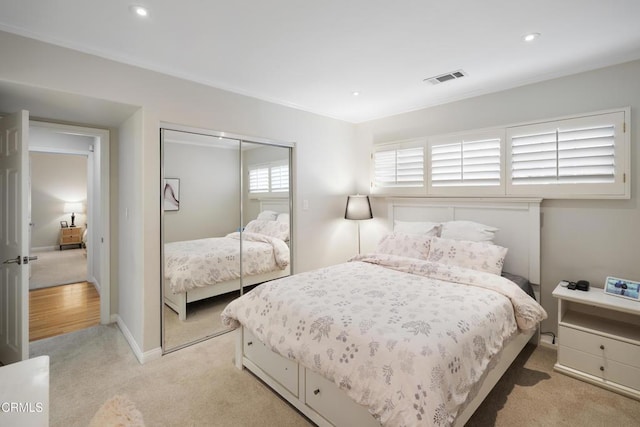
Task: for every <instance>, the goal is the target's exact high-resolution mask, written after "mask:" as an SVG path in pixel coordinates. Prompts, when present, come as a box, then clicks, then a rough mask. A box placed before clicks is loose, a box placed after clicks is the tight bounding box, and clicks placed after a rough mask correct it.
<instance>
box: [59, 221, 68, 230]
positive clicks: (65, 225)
mask: <svg viewBox="0 0 640 427" xmlns="http://www.w3.org/2000/svg"><path fill="white" fill-rule="evenodd" d="M60 228H69V223H67V221H60Z"/></svg>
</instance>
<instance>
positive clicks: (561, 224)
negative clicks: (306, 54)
mask: <svg viewBox="0 0 640 427" xmlns="http://www.w3.org/2000/svg"><path fill="white" fill-rule="evenodd" d="M638 76H640V61H635V62H630V63H626V64H622V65H618V66H614V67H608V68H604V69H600V70H596V71H592V72H587V73H581V74H577V75H574V76H569V77H565V78H560V79H554V80H550V81H546V82H542V83H538V84H532V85H528V86H524V87H521V88H516V89H512V90H507V91H504V92H499V93H495V94H490V95H484V96H480V97H476V98H472V99H468V100H464V101H459V102H454V103H450V104H446V105H442V106H438V107H433V108H427V109H423V110H419V111H414V112H410V113H406V114H401V115H397V116H393V117H388V118H385V119H381V120H375V121H371V122H368V123H363V124H360V125H359V126H358V130H357V132H358V147H359V154H358V158H359V161H358V163H361V164H366V165H368V164H369V154H370V150H371V145H372V144H373V143H377V142H385V141H394V140H401V139H408V138H413V137H419V136H429V135H438V134H446V133H450V132H456V131H464V130H471V129H479V128H485V127H491V126H498V125H506V124H512V123H518V122H523V121H529V120H535V119H545V118H552V117H557V116H563V115H570V114H576V113H582V112H592V111H598V110H605V109H610V108H619V107H626V106H631V120H630V123H631V163H632V166H631V180H632V181H631V194H632V198H631V200H545V201H543V203H542V213H543V226H542V232H541V252H542V254H541V262H542V266H541V273H542V283H541V285H542V305H543V306H544V308H545V309H546V310H547V312H548V313H549V319H548V320H547V321H545V322H544V323H543V330H545V331H546V330H553V331H555V330H556V321H557V302H556V301H555V300H554V298H553V297H552V296H551V292H552V291H553V289H554V288H555V286H556V285H557V284H558V282H559V281H560V280H562V279H568V280H571V279H573V280H577V279H586V280H589V281H590V282H591V283H592V284H593V285H595V286H599V287H602V285H603V283H604V279H605V277H606V276H607V275H613V276H618V277H623V278H628V279H634V280H640V263H638V255H637V254H638V251H637V245H638V242H639V241H640V207H639V206H638V186H639V184H640V176H638V175H639V174H638V161H639V159H638V142H639V141H638V128H639V127H640V123H639V122H638V111H640V78H638ZM358 173H359V176H358V188H359V189H360V191H368V185H369V175H368V168H361V169H360V170H359V171H358ZM386 214H387V212H386V201H385V199H382V198H376V199H374V216H376V217H377V219H374V220H373V221H372V222H370V223H363V233H364V232H365V228H366V227H370V228H371V230H372V231H373V230H374V229H375V228H376V226H378V227H379V226H381V225H382V223H383V222H384V221H385V219H386ZM375 221H379V222H378V223H377V224H376V222H375ZM375 243H376V242H374V241H367V242H366V244H367V245H368V247H369V248H371V247H372V245H375ZM363 244H364V242H363Z"/></svg>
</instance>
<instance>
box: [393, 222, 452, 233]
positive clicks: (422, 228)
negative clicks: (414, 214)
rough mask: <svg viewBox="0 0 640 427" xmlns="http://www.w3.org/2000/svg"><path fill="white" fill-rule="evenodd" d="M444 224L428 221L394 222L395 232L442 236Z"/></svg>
mask: <svg viewBox="0 0 640 427" xmlns="http://www.w3.org/2000/svg"><path fill="white" fill-rule="evenodd" d="M441 229H442V224H440V223H439V222H428V221H398V220H396V221H394V222H393V231H394V232H396V231H397V232H399V233H413V234H428V235H430V236H440V231H441Z"/></svg>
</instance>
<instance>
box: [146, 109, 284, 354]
mask: <svg viewBox="0 0 640 427" xmlns="http://www.w3.org/2000/svg"><path fill="white" fill-rule="evenodd" d="M165 130H168V131H176V132H186V133H193V134H199V135H204V136H212V137H217V138H225V139H236V140H238V141H239V145H240V146H239V150H240V156H239V171H240V192H241V195H240V218H239V220H240V224H242V220H243V214H244V206H243V205H244V202H243V197H242V196H243V195H242V192H243V191H244V188H245V187H244V184H245V182H244V181H245V179H244V176H245V173H244V171H243V154H242V152H243V150H242V143H255V144H262V145H270V146H274V147H280V148H286V149H288V150H289V152H288V154H289V156H288V157H289V193H288V195H289V255H290V260H289V266H290V267H289V268H290V273H289V274H294V271H293V264H294V259H293V257H294V255H293V254H294V241H295V238H294V234H295V233H294V228H293V224H294V216H295V215H293V206H294V202H293V198H294V185H295V184H294V180H293V177H294V173H293V171H294V168H295V166H294V157H295V156H294V149H295V143H293V142H284V141H276V140H272V139H268V138H262V137H253V136H247V135H241V134H235V133H230V132H223V131H214V130H210V129H202V128H197V127H192V126H185V125H179V124H175V123H170V122H160V127H159V132H158V137H159V143H160V176H159V185H158V187H159V189H160V195H162V191H163V181H164V160H165V159H164V143H163V131H165ZM158 208H159V210H160V284H159V286H160V329H161V347H162V354H163V355H165V354H169V353H172V352H174V351H177V350H180V349H182V348H185V347H188V346H191V345H193V344H196V343H198V342H201V341H204V340H207V339H210V338H214V337H216V336H219V335H222V334H225V333H227V332H229V331H226V330H225V331H220V332H216V333H214V334H211V335H207V336H205V337H202V338H200V339H196V340H194V341H190V342H188V343H185V344H182V345H178V346H175V347H171V348H169V349H167V348H166V346H165V319H164V315H163V312H164V304H165V302H164V285H165V284H164V221H165V220H164V210H163V202H162V197H160V205H159V207H158ZM240 253H242V239H240ZM240 271H242V256H241V257H240ZM243 291H244V286H243V284H242V277H241V278H240V294H241V295H242V294H243Z"/></svg>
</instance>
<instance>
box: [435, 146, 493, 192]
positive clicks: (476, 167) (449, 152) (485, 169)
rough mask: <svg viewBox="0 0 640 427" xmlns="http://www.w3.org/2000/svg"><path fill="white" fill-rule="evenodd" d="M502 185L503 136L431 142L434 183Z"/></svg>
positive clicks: (437, 184)
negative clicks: (451, 141) (501, 158)
mask: <svg viewBox="0 0 640 427" xmlns="http://www.w3.org/2000/svg"><path fill="white" fill-rule="evenodd" d="M497 185H500V138H491V139H480V140H462V141H460V142H455V143H445V144H438V143H435V144H433V145H431V186H433V187H453V186H497Z"/></svg>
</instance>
